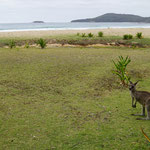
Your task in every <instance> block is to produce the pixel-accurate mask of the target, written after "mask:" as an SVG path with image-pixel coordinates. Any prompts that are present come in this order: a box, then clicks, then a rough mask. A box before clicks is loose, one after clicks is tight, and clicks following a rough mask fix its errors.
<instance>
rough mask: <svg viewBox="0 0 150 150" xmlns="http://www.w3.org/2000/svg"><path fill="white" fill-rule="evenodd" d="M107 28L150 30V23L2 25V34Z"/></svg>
mask: <svg viewBox="0 0 150 150" xmlns="http://www.w3.org/2000/svg"><path fill="white" fill-rule="evenodd" d="M105 28H150V23H129V22H121V23H120V22H108V23H106V22H105V23H104V22H100V23H91V22H90V23H83V22H81V23H1V24H0V32H13V31H34V30H35V31H36V30H83V29H105Z"/></svg>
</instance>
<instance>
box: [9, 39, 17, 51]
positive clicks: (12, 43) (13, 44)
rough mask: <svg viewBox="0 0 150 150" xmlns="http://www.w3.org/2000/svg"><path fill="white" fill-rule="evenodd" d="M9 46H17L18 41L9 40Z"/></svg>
mask: <svg viewBox="0 0 150 150" xmlns="http://www.w3.org/2000/svg"><path fill="white" fill-rule="evenodd" d="M9 47H10V48H11V49H12V48H13V47H16V42H15V41H14V40H11V41H9Z"/></svg>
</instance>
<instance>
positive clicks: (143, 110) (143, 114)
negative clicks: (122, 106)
mask: <svg viewBox="0 0 150 150" xmlns="http://www.w3.org/2000/svg"><path fill="white" fill-rule="evenodd" d="M132 115H133V116H145V106H142V113H141V114H132Z"/></svg>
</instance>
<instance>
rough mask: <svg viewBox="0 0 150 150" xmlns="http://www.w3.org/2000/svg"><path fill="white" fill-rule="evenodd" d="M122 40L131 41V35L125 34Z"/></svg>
mask: <svg viewBox="0 0 150 150" xmlns="http://www.w3.org/2000/svg"><path fill="white" fill-rule="evenodd" d="M123 39H124V40H131V39H133V35H131V34H125V35H123Z"/></svg>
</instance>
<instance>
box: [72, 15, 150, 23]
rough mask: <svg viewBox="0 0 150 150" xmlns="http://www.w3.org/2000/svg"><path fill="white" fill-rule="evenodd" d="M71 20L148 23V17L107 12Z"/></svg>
mask: <svg viewBox="0 0 150 150" xmlns="http://www.w3.org/2000/svg"><path fill="white" fill-rule="evenodd" d="M71 22H145V23H150V17H141V16H137V15H132V14H115V13H107V14H104V15H102V16H98V17H95V18H87V19H78V20H72V21H71Z"/></svg>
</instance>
